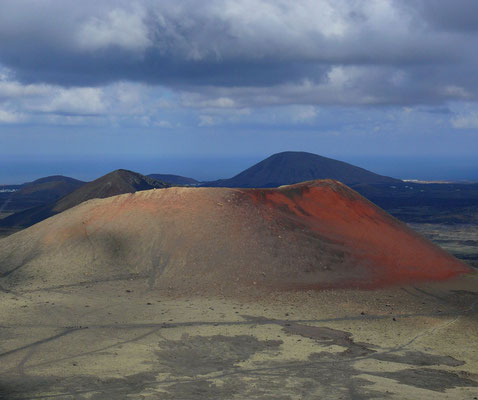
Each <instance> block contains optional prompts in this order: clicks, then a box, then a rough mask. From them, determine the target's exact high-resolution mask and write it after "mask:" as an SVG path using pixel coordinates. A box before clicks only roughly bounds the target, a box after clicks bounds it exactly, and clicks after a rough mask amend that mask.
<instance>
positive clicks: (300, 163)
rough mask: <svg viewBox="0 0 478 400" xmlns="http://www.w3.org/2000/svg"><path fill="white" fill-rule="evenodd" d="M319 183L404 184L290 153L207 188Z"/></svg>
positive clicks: (323, 159)
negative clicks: (321, 180) (318, 180)
mask: <svg viewBox="0 0 478 400" xmlns="http://www.w3.org/2000/svg"><path fill="white" fill-rule="evenodd" d="M315 179H334V180H338V181H340V182H342V183H345V184H347V185H351V184H357V183H368V184H371V183H395V182H401V181H400V180H399V179H395V178H390V177H388V176H383V175H378V174H376V173H374V172H371V171H368V170H366V169H364V168H360V167H356V166H354V165H352V164H348V163H346V162H343V161H338V160H334V159H332V158H327V157H323V156H319V155H317V154H313V153H307V152H302V151H286V152H282V153H277V154H274V155H272V156H270V157H268V158H266V159H265V160H263V161H261V162H259V163H257V164H255V165H253V166H252V167H250V168H248V169H246V170H245V171H242V172H241V173H239V174H238V175H236V176H234V177H232V178H230V179H220V180H217V181H213V182H205V183H204V186H215V187H244V188H268V187H278V186H282V185H292V184H295V183H299V182H306V181H311V180H315Z"/></svg>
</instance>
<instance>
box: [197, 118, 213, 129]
mask: <svg viewBox="0 0 478 400" xmlns="http://www.w3.org/2000/svg"><path fill="white" fill-rule="evenodd" d="M216 123H217V120H216V119H215V118H214V117H212V116H211V115H200V116H199V124H198V126H202V127H206V126H214V125H216Z"/></svg>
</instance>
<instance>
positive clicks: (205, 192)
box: [0, 180, 469, 293]
mask: <svg viewBox="0 0 478 400" xmlns="http://www.w3.org/2000/svg"><path fill="white" fill-rule="evenodd" d="M468 271H469V268H467V267H466V266H465V265H464V264H462V263H461V262H460V261H458V260H456V259H455V258H454V257H452V256H451V255H449V254H448V253H446V252H444V251H443V250H441V249H440V248H439V247H437V246H435V245H434V244H432V243H431V242H429V241H428V240H426V239H425V238H423V237H421V236H420V235H418V234H416V233H415V232H413V231H412V230H410V229H409V228H407V226H406V225H404V224H402V223H400V222H399V221H397V220H395V219H394V218H393V217H391V216H390V215H388V214H387V213H385V212H384V211H382V210H381V209H379V208H378V207H376V206H375V205H373V204H372V203H370V202H369V201H368V200H366V199H364V198H363V197H361V196H360V195H359V194H357V193H356V192H354V191H353V190H351V189H350V188H348V187H347V186H345V185H343V184H341V183H339V182H336V181H330V180H325V181H312V182H306V183H302V184H297V185H292V186H286V187H282V188H278V189H226V188H168V189H160V190H149V191H143V192H137V193H134V194H126V195H120V196H114V197H111V198H107V199H97V200H90V201H87V202H85V203H82V204H80V205H78V206H76V207H74V208H71V209H69V210H67V211H64V212H62V213H60V214H58V215H56V216H54V217H52V218H49V219H47V220H45V221H42V222H40V223H38V224H36V225H34V226H32V227H30V228H28V229H26V230H24V231H21V232H19V233H17V234H14V235H12V236H9V237H7V238H4V239H2V240H0V274H2V275H1V276H0V286H2V287H4V288H8V287H16V286H22V287H24V288H30V289H36V288H40V287H55V286H68V285H76V284H79V283H81V282H96V281H105V280H106V281H107V280H120V279H144V280H145V281H146V282H147V285H148V286H149V287H150V288H151V289H152V288H158V287H159V288H174V289H177V290H180V291H181V292H184V293H189V292H191V291H194V292H198V293H199V292H200V293H205V292H208V291H213V292H218V291H219V292H222V293H230V292H233V291H235V290H239V291H247V290H249V289H250V288H256V289H259V288H263V289H273V290H288V289H301V288H317V289H320V288H334V287H345V288H347V287H354V288H355V287H362V288H375V287H382V286H387V285H393V284H408V283H415V282H418V281H423V280H430V281H433V280H445V279H448V278H451V277H453V276H455V275H458V274H460V273H465V272H468Z"/></svg>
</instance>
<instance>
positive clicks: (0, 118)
mask: <svg viewBox="0 0 478 400" xmlns="http://www.w3.org/2000/svg"><path fill="white" fill-rule="evenodd" d="M24 119H25V116H24V115H23V114H19V113H16V112H11V111H7V110H2V109H0V123H15V122H21V121H23V120H24Z"/></svg>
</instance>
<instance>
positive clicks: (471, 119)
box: [451, 111, 478, 129]
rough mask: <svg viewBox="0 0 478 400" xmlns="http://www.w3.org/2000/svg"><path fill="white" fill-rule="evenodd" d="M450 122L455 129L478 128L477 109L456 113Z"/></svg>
mask: <svg viewBox="0 0 478 400" xmlns="http://www.w3.org/2000/svg"><path fill="white" fill-rule="evenodd" d="M451 124H452V125H453V127H454V128H456V129H478V111H475V112H470V113H467V114H461V115H458V116H456V117H455V118H453V119H452V120H451Z"/></svg>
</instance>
